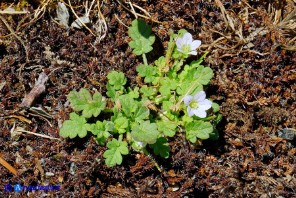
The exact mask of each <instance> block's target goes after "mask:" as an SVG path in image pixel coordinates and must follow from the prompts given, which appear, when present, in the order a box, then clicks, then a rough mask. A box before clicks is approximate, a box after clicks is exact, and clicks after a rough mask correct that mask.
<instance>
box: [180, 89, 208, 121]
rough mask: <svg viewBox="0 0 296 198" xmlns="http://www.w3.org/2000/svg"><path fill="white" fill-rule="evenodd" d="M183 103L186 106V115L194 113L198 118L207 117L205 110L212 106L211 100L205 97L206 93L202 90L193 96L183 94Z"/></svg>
mask: <svg viewBox="0 0 296 198" xmlns="http://www.w3.org/2000/svg"><path fill="white" fill-rule="evenodd" d="M184 104H185V105H186V106H187V112H188V116H190V117H191V116H193V115H196V116H198V117H200V118H205V117H207V113H206V110H208V109H210V108H211V106H212V102H211V101H210V100H208V99H206V93H205V92H204V91H200V92H197V93H196V94H195V96H190V95H187V96H185V97H184Z"/></svg>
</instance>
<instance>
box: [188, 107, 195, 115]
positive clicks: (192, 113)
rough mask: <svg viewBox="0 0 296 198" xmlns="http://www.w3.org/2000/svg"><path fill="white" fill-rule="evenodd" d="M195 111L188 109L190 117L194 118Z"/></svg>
mask: <svg viewBox="0 0 296 198" xmlns="http://www.w3.org/2000/svg"><path fill="white" fill-rule="evenodd" d="M193 110H194V109H191V108H190V107H188V108H187V113H188V116H189V117H192V116H193V115H194V111H193Z"/></svg>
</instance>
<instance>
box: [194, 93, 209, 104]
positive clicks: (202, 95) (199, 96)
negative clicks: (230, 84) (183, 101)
mask: <svg viewBox="0 0 296 198" xmlns="http://www.w3.org/2000/svg"><path fill="white" fill-rule="evenodd" d="M205 99H206V92H204V91H199V92H197V93H196V94H195V96H193V100H196V101H197V102H201V101H203V100H205Z"/></svg>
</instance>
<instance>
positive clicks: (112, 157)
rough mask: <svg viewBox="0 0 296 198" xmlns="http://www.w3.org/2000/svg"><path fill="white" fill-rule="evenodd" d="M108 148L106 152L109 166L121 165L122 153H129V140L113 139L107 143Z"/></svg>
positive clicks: (106, 161)
mask: <svg viewBox="0 0 296 198" xmlns="http://www.w3.org/2000/svg"><path fill="white" fill-rule="evenodd" d="M107 147H108V150H106V151H105V152H104V155H103V156H104V158H106V160H105V163H106V165H107V166H108V167H113V166H116V164H117V165H120V164H121V163H122V155H127V154H128V148H127V142H125V141H120V140H116V139H113V140H112V141H111V142H108V143H107Z"/></svg>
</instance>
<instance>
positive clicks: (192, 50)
mask: <svg viewBox="0 0 296 198" xmlns="http://www.w3.org/2000/svg"><path fill="white" fill-rule="evenodd" d="M176 45H177V50H178V51H179V52H182V53H183V54H192V55H197V52H196V49H197V48H198V47H199V46H200V45H201V41H200V40H193V39H192V35H191V34H190V33H188V32H187V33H185V34H184V35H183V37H182V38H177V40H176Z"/></svg>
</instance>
